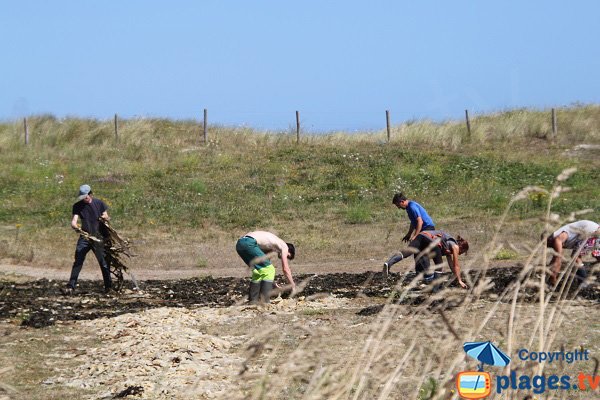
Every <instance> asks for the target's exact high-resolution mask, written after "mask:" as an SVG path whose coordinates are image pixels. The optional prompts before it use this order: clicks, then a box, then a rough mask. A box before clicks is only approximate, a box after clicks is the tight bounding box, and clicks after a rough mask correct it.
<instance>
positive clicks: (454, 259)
mask: <svg viewBox="0 0 600 400" xmlns="http://www.w3.org/2000/svg"><path fill="white" fill-rule="evenodd" d="M447 260H448V265H450V269H452V272H454V276H456V280H457V281H458V284H459V285H460V287H461V288H463V289H467V288H468V286H467V284H466V283H464V282H463V280H462V278H461V276H460V264H459V261H458V246H456V245H453V246H452V254H451V255H450V256H447Z"/></svg>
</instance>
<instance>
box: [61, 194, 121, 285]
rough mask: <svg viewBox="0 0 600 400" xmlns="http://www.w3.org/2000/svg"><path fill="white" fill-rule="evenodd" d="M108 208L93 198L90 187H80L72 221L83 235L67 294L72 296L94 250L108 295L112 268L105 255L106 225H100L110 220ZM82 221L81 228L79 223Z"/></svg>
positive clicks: (78, 242) (77, 247)
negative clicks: (85, 262)
mask: <svg viewBox="0 0 600 400" xmlns="http://www.w3.org/2000/svg"><path fill="white" fill-rule="evenodd" d="M107 210H108V207H107V206H106V204H104V202H103V201H102V200H100V199H95V198H93V197H92V188H91V187H90V185H81V186H80V187H79V195H78V197H77V203H75V204H73V218H72V219H71V228H73V229H75V230H76V231H77V232H80V233H81V235H80V236H79V239H78V240H77V246H76V248H75V262H74V263H73V268H72V269H71V277H70V279H69V283H68V284H67V288H66V291H65V294H72V293H73V291H74V290H75V286H76V285H77V278H78V277H79V273H80V272H81V268H82V267H83V262H84V261H85V257H86V255H87V253H88V252H89V251H90V250H92V251H93V252H94V255H95V256H96V259H97V260H98V264H99V265H100V270H101V271H102V278H103V279H104V292H105V293H108V292H109V290H110V288H111V286H112V283H111V278H110V267H109V264H108V262H107V261H106V258H105V255H104V237H105V236H106V231H105V229H104V224H101V223H100V219H105V220H107V221H108V220H110V218H109V216H108V212H107ZM79 219H81V227H79V225H78V222H79Z"/></svg>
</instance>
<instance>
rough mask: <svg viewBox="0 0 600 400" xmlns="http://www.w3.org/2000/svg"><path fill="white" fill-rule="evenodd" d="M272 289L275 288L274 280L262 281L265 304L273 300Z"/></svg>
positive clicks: (261, 292) (261, 288) (261, 293)
mask: <svg viewBox="0 0 600 400" xmlns="http://www.w3.org/2000/svg"><path fill="white" fill-rule="evenodd" d="M271 290H273V282H272V281H261V282H260V296H261V298H262V301H263V302H265V304H268V303H270V302H271Z"/></svg>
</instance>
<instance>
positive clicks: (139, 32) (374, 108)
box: [0, 0, 600, 131]
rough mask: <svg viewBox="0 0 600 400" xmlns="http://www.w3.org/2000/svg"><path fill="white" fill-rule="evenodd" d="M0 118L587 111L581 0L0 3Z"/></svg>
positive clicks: (287, 120) (590, 54)
mask: <svg viewBox="0 0 600 400" xmlns="http://www.w3.org/2000/svg"><path fill="white" fill-rule="evenodd" d="M0 37H1V38H2V39H0V54H1V55H2V59H1V61H0V91H1V93H2V95H0V119H3V120H11V119H15V118H20V117H23V116H28V115H35V114H42V113H50V114H54V115H56V116H57V117H65V116H77V117H94V118H99V119H109V118H112V116H113V115H114V114H115V113H118V114H119V115H120V116H123V117H125V118H131V117H165V118H173V119H196V120H198V121H200V120H202V110H203V109H204V108H206V109H208V120H209V123H219V124H223V125H232V126H240V125H247V126H250V127H254V128H257V129H269V130H288V129H290V128H291V127H292V126H293V127H295V111H296V110H298V111H300V116H301V120H302V126H303V129H305V130H308V131H329V130H347V131H357V130H372V129H373V130H374V129H381V128H383V127H385V110H390V113H391V120H392V123H393V124H398V123H401V122H403V121H406V120H411V119H424V118H429V119H434V120H444V119H461V118H463V116H464V110H465V109H469V111H470V112H471V113H472V114H477V113H484V112H493V111H500V110H504V109H511V108H519V107H532V108H539V109H545V108H549V107H561V106H569V105H572V104H573V103H586V104H587V103H599V102H600V51H599V45H598V39H599V38H600V2H597V1H592V0H590V1H577V0H575V1H570V2H564V1H553V0H549V1H548V0H547V1H537V0H533V1H523V0H520V1H516V0H503V1H496V2H489V1H474V0H471V1H461V0H455V1H442V0H440V1H377V0H374V1H370V2H369V1H364V0H363V1H353V0H346V1H337V0H334V1H326V0H320V1H317V0H305V1H297V2H291V1H282V0H279V1H275V0H269V1H249V0H245V1H227V0H209V1H168V2H167V1H155V0H121V1H113V0H105V1H101V2H100V1H91V0H78V1H74V0H73V1H63V0H54V1H41V0H40V1H31V0H19V1H8V0H0Z"/></svg>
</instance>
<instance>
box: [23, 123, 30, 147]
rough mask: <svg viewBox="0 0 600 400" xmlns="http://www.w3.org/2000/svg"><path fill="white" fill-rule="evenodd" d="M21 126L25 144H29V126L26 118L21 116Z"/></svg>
mask: <svg viewBox="0 0 600 400" xmlns="http://www.w3.org/2000/svg"><path fill="white" fill-rule="evenodd" d="M23 128H24V129H25V145H28V144H29V128H28V127H27V118H23Z"/></svg>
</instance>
